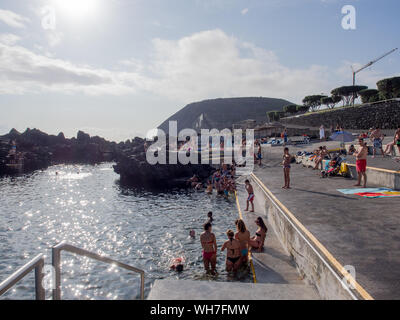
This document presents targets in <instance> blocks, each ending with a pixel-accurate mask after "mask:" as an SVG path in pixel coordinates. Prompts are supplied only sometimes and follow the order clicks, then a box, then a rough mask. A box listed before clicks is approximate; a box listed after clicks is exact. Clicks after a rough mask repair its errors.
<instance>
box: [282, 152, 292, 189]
mask: <svg viewBox="0 0 400 320" xmlns="http://www.w3.org/2000/svg"><path fill="white" fill-rule="evenodd" d="M291 160H292V156H291V155H290V153H289V148H287V147H286V148H285V149H283V161H282V166H283V176H284V178H285V185H284V186H283V187H282V188H283V189H290V162H291Z"/></svg>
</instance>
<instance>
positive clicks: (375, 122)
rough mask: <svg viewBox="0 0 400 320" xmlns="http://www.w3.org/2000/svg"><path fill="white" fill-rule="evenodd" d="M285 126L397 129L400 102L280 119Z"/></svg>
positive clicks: (399, 119)
mask: <svg viewBox="0 0 400 320" xmlns="http://www.w3.org/2000/svg"><path fill="white" fill-rule="evenodd" d="M280 122H281V123H282V124H283V125H290V124H292V125H301V126H309V127H319V126H320V125H321V124H323V125H324V126H325V128H327V129H329V128H330V126H331V125H332V126H334V127H336V125H337V124H339V125H341V126H342V127H343V128H344V129H353V130H368V129H369V128H371V127H374V126H379V127H380V128H381V129H393V130H394V129H397V128H398V127H399V125H400V100H399V101H386V102H379V103H375V104H364V105H361V106H356V107H347V108H338V109H334V110H332V111H328V112H321V113H318V112H315V113H311V114H310V113H309V114H306V115H300V116H298V117H287V118H282V119H280Z"/></svg>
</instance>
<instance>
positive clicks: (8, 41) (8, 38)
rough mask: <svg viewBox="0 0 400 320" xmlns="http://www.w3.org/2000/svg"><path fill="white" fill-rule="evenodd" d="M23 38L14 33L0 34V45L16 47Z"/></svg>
mask: <svg viewBox="0 0 400 320" xmlns="http://www.w3.org/2000/svg"><path fill="white" fill-rule="evenodd" d="M19 40H21V38H20V37H19V36H17V35H15V34H12V33H0V43H3V44H5V45H14V44H16V43H17V42H18V41H19Z"/></svg>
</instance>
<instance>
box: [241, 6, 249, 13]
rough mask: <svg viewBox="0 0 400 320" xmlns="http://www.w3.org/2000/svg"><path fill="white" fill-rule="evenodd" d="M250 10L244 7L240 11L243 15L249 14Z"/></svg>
mask: <svg viewBox="0 0 400 320" xmlns="http://www.w3.org/2000/svg"><path fill="white" fill-rule="evenodd" d="M248 12H249V9H248V8H244V9H243V10H242V11H240V13H241V14H242V15H245V14H247V13H248Z"/></svg>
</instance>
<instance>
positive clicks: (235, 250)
mask: <svg viewBox="0 0 400 320" xmlns="http://www.w3.org/2000/svg"><path fill="white" fill-rule="evenodd" d="M226 235H227V236H228V239H229V240H228V241H226V242H225V243H224V244H223V245H222V248H221V252H222V251H224V250H225V249H227V253H226V271H228V272H231V271H233V272H236V271H237V270H238V269H239V267H240V263H241V260H240V258H241V253H240V242H239V240H236V239H235V233H234V232H233V231H232V230H228V231H227V232H226Z"/></svg>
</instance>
